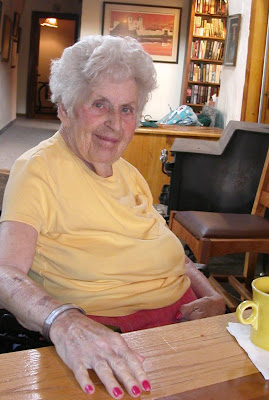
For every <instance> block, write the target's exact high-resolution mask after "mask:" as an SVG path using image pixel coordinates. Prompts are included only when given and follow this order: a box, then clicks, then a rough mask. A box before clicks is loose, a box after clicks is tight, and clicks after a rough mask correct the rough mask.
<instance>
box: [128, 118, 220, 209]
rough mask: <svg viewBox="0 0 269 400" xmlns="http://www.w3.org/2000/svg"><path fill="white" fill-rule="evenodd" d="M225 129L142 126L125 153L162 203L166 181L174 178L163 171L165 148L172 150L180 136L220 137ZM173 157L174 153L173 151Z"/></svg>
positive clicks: (156, 201) (211, 138)
mask: <svg viewBox="0 0 269 400" xmlns="http://www.w3.org/2000/svg"><path fill="white" fill-rule="evenodd" d="M221 134H222V129H219V128H207V127H204V126H179V125H172V126H171V125H159V127H158V128H145V127H143V128H138V129H136V131H135V134H134V137H133V139H132V141H131V143H130V144H129V146H128V147H127V149H126V150H125V152H124V153H123V155H122V157H123V158H124V159H125V160H127V161H128V162H129V163H131V164H132V165H134V166H135V167H136V168H137V169H138V171H139V172H140V173H141V174H142V175H143V176H144V178H145V179H146V181H147V182H148V184H149V187H150V190H151V192H152V196H153V202H154V203H159V196H160V194H161V191H162V187H163V185H169V183H170V179H169V177H168V176H167V175H165V174H164V173H163V172H162V164H161V161H160V155H161V150H162V149H166V150H168V152H169V150H170V148H171V146H172V144H173V143H174V140H175V139H176V138H189V139H190V138H191V139H204V140H219V138H220V136H221ZM169 161H172V157H171V156H170V154H169Z"/></svg>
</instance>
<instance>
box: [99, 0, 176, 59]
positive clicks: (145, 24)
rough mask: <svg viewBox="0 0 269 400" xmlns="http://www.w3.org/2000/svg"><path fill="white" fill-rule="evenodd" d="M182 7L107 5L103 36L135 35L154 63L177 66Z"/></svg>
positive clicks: (105, 4)
mask: <svg viewBox="0 0 269 400" xmlns="http://www.w3.org/2000/svg"><path fill="white" fill-rule="evenodd" d="M180 20H181V8H173V7H155V6H152V5H144V4H143V5H138V4H126V3H108V2H104V3H103V21H102V34H103V35H114V36H132V37H134V38H135V39H137V40H138V41H139V42H140V43H141V45H142V46H143V48H144V50H145V51H147V52H148V53H149V54H150V55H151V57H152V59H153V61H157V62H169V63H177V61H178V46H179V32H180Z"/></svg>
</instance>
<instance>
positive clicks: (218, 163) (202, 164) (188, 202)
mask: <svg viewBox="0 0 269 400" xmlns="http://www.w3.org/2000/svg"><path fill="white" fill-rule="evenodd" d="M239 122H240V121H239ZM239 122H238V124H237V127H236V130H235V131H234V133H233V135H232V137H231V139H230V140H229V143H228V144H227V146H226V147H225V150H224V151H223V153H222V154H220V155H214V154H201V153H193V152H191V151H189V152H185V151H184V152H182V151H180V149H179V150H177V151H175V152H173V155H174V160H175V162H174V169H173V171H172V177H171V184H170V192H169V204H168V211H170V210H180V211H185V210H195V211H209V212H228V213H240V214H250V213H251V210H252V208H253V203H254V200H255V196H256V193H257V188H258V185H259V180H260V178H261V172H262V169H263V165H264V160H265V158H266V153H267V149H268V147H269V125H265V127H266V128H268V129H265V127H264V128H263V129H262V130H261V131H260V125H259V124H257V125H256V127H257V130H256V131H254V130H253V129H254V127H253V124H252V125H251V130H249V129H248V128H247V127H245V123H244V124H242V126H243V129H242V130H241V129H239V127H240V126H241V125H240V123H239ZM186 140H189V139H186Z"/></svg>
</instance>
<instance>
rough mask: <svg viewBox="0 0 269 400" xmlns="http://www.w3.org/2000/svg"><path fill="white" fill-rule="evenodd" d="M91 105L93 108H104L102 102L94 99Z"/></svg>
mask: <svg viewBox="0 0 269 400" xmlns="http://www.w3.org/2000/svg"><path fill="white" fill-rule="evenodd" d="M93 106H94V107H95V108H98V109H99V110H101V109H102V108H104V104H102V103H100V102H99V101H96V102H95V103H93Z"/></svg>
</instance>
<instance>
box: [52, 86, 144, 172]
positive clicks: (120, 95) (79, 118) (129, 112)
mask: <svg viewBox="0 0 269 400" xmlns="http://www.w3.org/2000/svg"><path fill="white" fill-rule="evenodd" d="M137 102H138V88H137V85H136V83H135V81H134V80H133V79H129V80H126V81H124V82H121V83H115V82H112V81H111V80H109V79H104V80H102V82H101V83H100V84H99V85H97V86H96V87H95V88H94V89H93V92H92V94H91V96H90V98H89V100H88V101H87V103H86V104H83V105H81V106H79V107H77V108H76V109H75V111H74V117H67V120H66V121H65V120H64V119H62V118H61V114H59V115H60V118H61V120H62V123H63V124H62V129H61V134H62V136H63V138H64V140H65V141H66V143H67V145H68V146H69V148H70V149H71V150H72V151H73V152H74V153H75V154H76V155H77V156H78V157H79V158H81V159H82V160H83V161H84V162H85V163H86V164H87V165H88V166H89V167H90V168H93V169H94V170H95V172H96V173H98V175H101V176H104V177H106V176H110V175H111V174H112V164H113V163H114V162H115V161H116V160H117V159H118V158H119V157H120V156H121V155H122V153H123V152H124V150H125V149H126V147H127V146H128V144H129V142H130V140H131V139H132V137H133V134H134V130H135V127H136V117H137Z"/></svg>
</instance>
